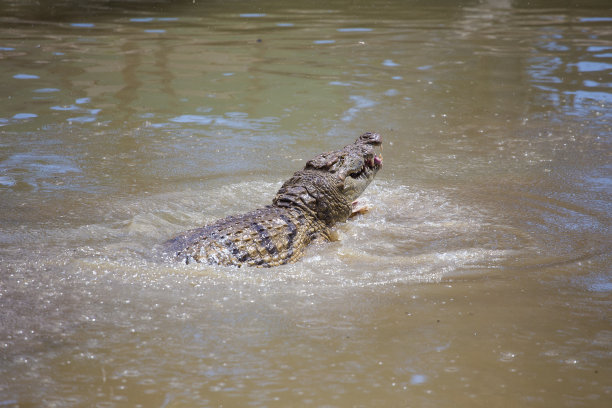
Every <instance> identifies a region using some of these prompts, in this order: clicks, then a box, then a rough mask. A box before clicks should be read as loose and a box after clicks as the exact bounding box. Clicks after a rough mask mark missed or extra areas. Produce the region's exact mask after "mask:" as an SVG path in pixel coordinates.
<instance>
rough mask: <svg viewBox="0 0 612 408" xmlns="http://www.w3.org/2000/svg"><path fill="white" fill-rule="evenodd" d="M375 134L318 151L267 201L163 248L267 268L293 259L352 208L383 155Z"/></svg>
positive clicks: (188, 257)
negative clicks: (252, 209)
mask: <svg viewBox="0 0 612 408" xmlns="http://www.w3.org/2000/svg"><path fill="white" fill-rule="evenodd" d="M381 143H382V141H381V137H380V135H379V134H377V133H369V132H368V133H364V134H363V135H361V136H360V137H359V138H358V139H357V140H356V141H355V142H354V143H352V144H350V145H347V146H345V147H344V148H342V149H340V150H335V151H332V152H327V153H323V154H320V155H318V156H316V157H315V158H313V159H312V160H309V161H308V162H307V163H306V166H305V167H304V168H303V169H302V170H299V171H297V172H296V173H295V174H294V175H293V177H291V178H290V179H289V180H287V181H286V182H285V183H284V184H283V185H282V187H281V188H280V190H279V191H278V192H277V193H276V196H275V197H274V200H273V201H272V204H271V205H268V206H266V207H263V208H260V209H257V210H255V211H251V212H248V213H246V214H242V215H238V216H230V217H227V218H224V219H221V220H219V221H217V222H215V223H213V224H210V225H207V226H204V227H201V228H197V229H194V230H190V231H187V232H184V233H182V234H180V235H179V236H177V237H175V238H173V239H171V240H169V241H167V242H166V243H165V244H164V247H165V252H166V253H167V254H170V255H171V256H173V257H174V258H176V259H178V260H180V261H183V262H186V263H191V262H205V263H209V264H219V265H234V266H242V265H248V266H262V267H270V266H277V265H282V264H285V263H288V262H293V261H296V260H298V259H299V258H300V257H301V256H302V255H303V254H304V250H305V249H306V246H307V245H308V244H309V243H311V242H312V241H314V240H316V239H324V240H330V239H331V234H332V230H331V228H332V227H333V226H334V225H335V224H336V223H338V222H343V221H346V220H347V219H348V218H349V217H350V216H351V214H352V213H353V202H354V200H355V199H356V198H357V197H358V196H359V195H360V194H361V193H362V192H363V190H365V188H366V187H367V186H368V184H369V183H370V182H371V181H372V179H373V178H374V176H375V175H376V173H377V172H378V170H379V169H380V168H381V167H382V159H381V157H379V156H376V154H375V153H374V146H378V145H380V144H381Z"/></svg>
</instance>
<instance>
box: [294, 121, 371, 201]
mask: <svg viewBox="0 0 612 408" xmlns="http://www.w3.org/2000/svg"><path fill="white" fill-rule="evenodd" d="M381 144H382V138H381V136H380V135H379V134H378V133H370V132H367V133H364V134H363V135H361V136H359V138H357V140H356V141H355V143H352V144H350V145H347V146H345V147H344V148H342V149H340V150H335V151H333V152H328V153H323V154H320V155H318V156H317V157H315V158H314V159H312V160H309V161H308V162H307V163H306V167H305V168H304V170H309V169H313V170H320V171H325V172H327V173H328V174H330V175H332V176H333V178H334V181H335V183H336V186H337V187H338V188H339V190H340V191H341V193H342V195H344V197H345V198H346V200H347V201H349V202H352V201H353V200H355V199H356V198H357V197H359V195H360V194H361V193H362V192H363V191H364V190H365V189H366V187H367V186H368V185H369V184H370V182H371V181H372V180H373V179H374V176H375V175H376V173H377V172H378V170H380V169H381V167H382V156H377V155H376V153H375V151H374V147H375V146H380V145H381Z"/></svg>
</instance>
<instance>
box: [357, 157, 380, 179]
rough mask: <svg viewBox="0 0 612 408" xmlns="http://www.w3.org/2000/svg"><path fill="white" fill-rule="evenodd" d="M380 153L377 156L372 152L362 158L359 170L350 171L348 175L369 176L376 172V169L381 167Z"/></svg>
mask: <svg viewBox="0 0 612 408" xmlns="http://www.w3.org/2000/svg"><path fill="white" fill-rule="evenodd" d="M382 163H383V162H382V155H380V156H377V155H375V154H372V156H371V157H366V158H365V159H364V164H363V167H362V168H361V170H360V171H359V172H355V173H351V174H350V177H352V178H354V179H357V178H371V177H373V176H374V174H376V172H377V171H378V170H380V169H381V167H382Z"/></svg>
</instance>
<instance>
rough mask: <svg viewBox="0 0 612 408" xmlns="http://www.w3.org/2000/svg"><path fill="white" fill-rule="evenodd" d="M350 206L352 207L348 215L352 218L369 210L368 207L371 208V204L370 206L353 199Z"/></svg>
mask: <svg viewBox="0 0 612 408" xmlns="http://www.w3.org/2000/svg"><path fill="white" fill-rule="evenodd" d="M351 206H352V207H353V208H352V210H351V215H349V218H353V217H355V216H357V215H359V214H365V213H367V212H368V211H370V208H372V206H370V205H369V204H368V203H360V202H359V201H353V203H352V204H351Z"/></svg>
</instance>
